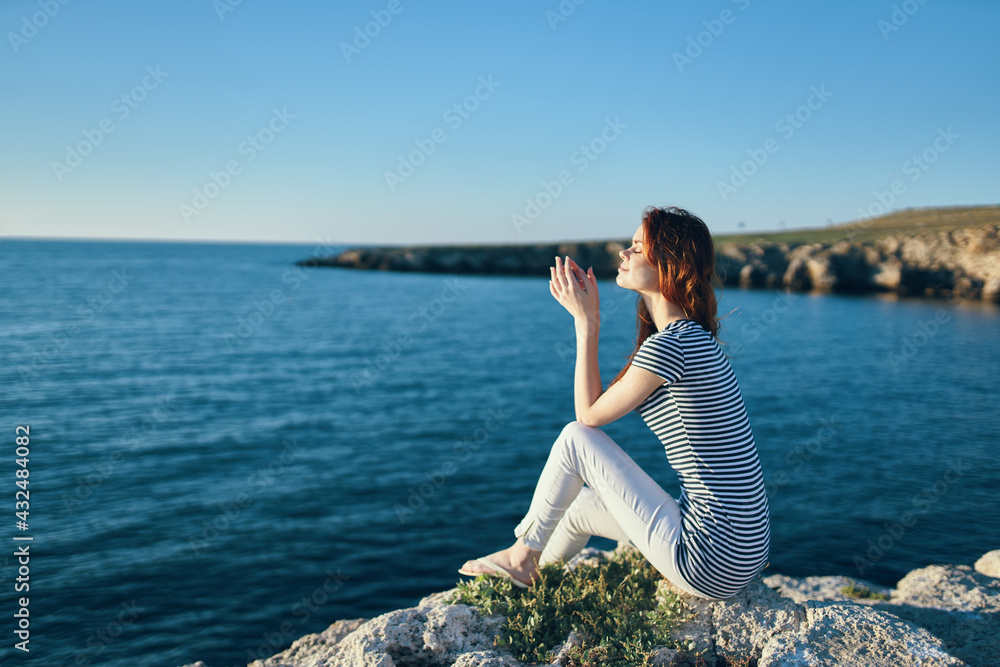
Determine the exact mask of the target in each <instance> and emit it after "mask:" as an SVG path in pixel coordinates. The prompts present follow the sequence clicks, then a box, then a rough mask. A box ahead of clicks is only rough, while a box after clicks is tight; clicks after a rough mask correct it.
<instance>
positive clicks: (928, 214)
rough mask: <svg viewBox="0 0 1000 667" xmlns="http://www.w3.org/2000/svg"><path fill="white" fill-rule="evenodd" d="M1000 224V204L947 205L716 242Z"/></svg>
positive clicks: (857, 237)
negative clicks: (826, 225)
mask: <svg viewBox="0 0 1000 667" xmlns="http://www.w3.org/2000/svg"><path fill="white" fill-rule="evenodd" d="M998 224H1000V206H947V207H934V208H917V209H909V208H908V209H903V210H901V211H895V212H893V213H888V214H886V215H882V216H878V217H875V218H870V219H867V220H860V221H859V220H855V221H852V222H846V223H842V224H838V225H831V226H829V227H812V228H806V229H789V230H782V231H775V232H765V233H759V232H748V233H745V234H718V235H715V236H714V237H713V238H714V240H715V243H716V245H721V244H723V243H736V244H747V243H752V242H754V241H757V240H762V241H770V242H772V243H788V244H802V243H836V242H837V241H844V240H848V241H858V242H861V241H874V240H875V239H878V238H881V237H883V236H888V235H890V234H904V235H910V236H912V235H917V234H926V233H929V232H939V231H951V230H954V229H963V228H966V227H982V226H985V225H998Z"/></svg>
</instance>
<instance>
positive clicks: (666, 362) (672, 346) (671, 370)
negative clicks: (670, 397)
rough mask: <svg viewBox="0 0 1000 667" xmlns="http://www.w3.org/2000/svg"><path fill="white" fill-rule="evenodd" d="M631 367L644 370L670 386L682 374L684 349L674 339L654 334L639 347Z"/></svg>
mask: <svg viewBox="0 0 1000 667" xmlns="http://www.w3.org/2000/svg"><path fill="white" fill-rule="evenodd" d="M632 365H633V366H638V367H639V368H645V369H646V370H647V371H649V372H650V373H655V374H656V375H658V376H660V377H661V378H663V380H664V381H665V382H667V383H671V384H672V383H674V382H677V380H679V379H680V378H681V376H682V375H683V374H684V349H683V348H682V347H681V344H680V342H679V341H678V340H677V339H676V338H675V337H673V336H657V335H655V334H654V335H652V336H650V337H649V338H647V339H646V340H644V341H643V342H642V345H640V346H639V350H638V351H637V352H636V353H635V357H633V359H632Z"/></svg>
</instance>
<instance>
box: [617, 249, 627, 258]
mask: <svg viewBox="0 0 1000 667" xmlns="http://www.w3.org/2000/svg"><path fill="white" fill-rule="evenodd" d="M618 256H619V257H621V258H622V259H628V258H627V257H625V250H624V249H623V250H619V251H618Z"/></svg>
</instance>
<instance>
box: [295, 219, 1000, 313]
mask: <svg viewBox="0 0 1000 667" xmlns="http://www.w3.org/2000/svg"><path fill="white" fill-rule="evenodd" d="M842 231H843V238H842V239H840V240H837V241H827V242H822V243H778V242H773V241H767V240H762V239H761V240H756V241H753V240H748V241H741V242H739V243H736V242H722V243H719V244H718V245H717V247H716V260H717V266H718V273H719V275H720V277H721V278H722V280H723V283H724V284H725V285H732V286H740V287H759V288H772V289H773V288H784V289H788V290H791V291H796V292H835V293H846V294H868V293H878V292H884V293H894V294H898V295H900V296H927V297H938V298H961V299H970V300H983V301H988V302H994V303H1000V225H996V224H990V225H983V226H975V227H967V228H961V229H953V230H950V231H935V232H927V233H921V234H887V235H884V236H881V237H878V238H875V239H867V238H866V239H865V240H861V239H860V238H859V237H861V236H862V235H863V234H864V232H865V231H866V228H865V227H864V226H863V225H859V226H855V227H851V226H847V227H844V228H842ZM625 245H626V244H625V243H624V242H622V241H593V242H580V243H547V244H535V245H494V246H488V245H480V246H411V247H395V246H382V247H371V248H350V249H348V250H345V251H343V252H341V253H340V254H338V255H333V256H328V257H309V258H307V259H303V260H300V261H298V262H296V264H298V265H301V266H328V267H340V268H351V269H367V270H388V271H416V272H425V273H460V274H484V275H524V276H547V275H548V273H549V267H550V266H551V265H552V260H553V258H554V257H555V256H556V255H559V256H565V255H570V256H571V257H573V258H574V259H575V260H576V261H577V263H578V264H580V265H581V266H584V267H590V266H593V267H594V273H595V274H596V275H597V276H598V277H599V278H611V277H614V276H615V275H617V270H618V266H619V262H620V260H619V258H618V252H619V251H620V250H622V248H624V247H625Z"/></svg>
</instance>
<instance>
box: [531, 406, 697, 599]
mask: <svg viewBox="0 0 1000 667" xmlns="http://www.w3.org/2000/svg"><path fill="white" fill-rule="evenodd" d="M584 484H586V486H584ZM514 534H515V536H516V537H518V538H519V539H520V540H521V541H522V542H523V543H524V544H525V545H526V546H528V547H529V548H531V549H536V550H539V551H541V552H542V555H541V557H540V559H539V564H540V565H545V564H546V563H551V562H554V561H557V560H567V561H568V560H569V559H570V558H572V557H573V556H575V555H576V554H577V553H579V552H580V550H581V549H583V547H584V546H586V544H587V540H588V539H590V536H591V535H598V536H600V537H606V538H608V539H612V540H617V541H619V542H631V543H632V545H633V546H634V547H636V548H637V549H639V551H641V552H642V554H643V555H644V556H645V557H646V560H648V561H649V562H650V564H651V565H652V566H653V567H655V568H656V569H657V570H658V571H659V572H660V573H661V574H662V575H663V576H664V577H666V578H667V579H669V580H670V581H671V582H672V583H674V584H675V585H676V586H677V587H678V588H680V589H681V590H684V591H686V592H688V593H690V594H692V595H695V596H697V597H705V595H704V594H702V593H699V592H697V591H696V590H694V589H692V588H691V586H690V585H689V584H688V583H687V582H686V581H685V580H684V578H683V577H681V575H680V573H679V572H678V571H677V563H676V560H675V557H674V556H675V547H676V545H677V542H678V541H679V540H680V536H681V512H680V507H679V506H678V504H677V501H676V500H675V499H674V498H672V497H671V496H670V494H668V493H667V492H666V491H664V490H663V489H662V488H661V487H660V485H659V484H657V483H656V481H655V480H653V478H652V477H650V476H649V475H648V474H646V472H645V471H644V470H643V469H642V468H640V467H639V465H638V464H637V463H636V462H635V461H633V460H632V458H631V457H629V455H628V454H626V453H625V451H624V450H623V449H622V448H621V447H620V446H619V445H618V443H616V442H615V441H614V440H612V439H611V438H610V437H609V436H608V434H606V433H605V432H604V431H602V430H601V429H599V428H595V427H593V426H587V425H586V424H584V423H583V422H578V421H574V422H570V423H569V424H567V425H566V426H565V427H564V428H563V430H562V432H561V433H560V434H559V437H558V438H556V441H555V443H553V445H552V451H551V452H550V453H549V459H548V461H546V463H545V467H544V468H543V469H542V474H541V476H540V477H539V478H538V484H537V485H536V486H535V494H534V496H533V497H532V499H531V507H530V508H529V509H528V514H527V515H526V516H525V517H524V519H523V520H522V521H521V523H519V524H518V525H517V527H516V528H515V529H514Z"/></svg>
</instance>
